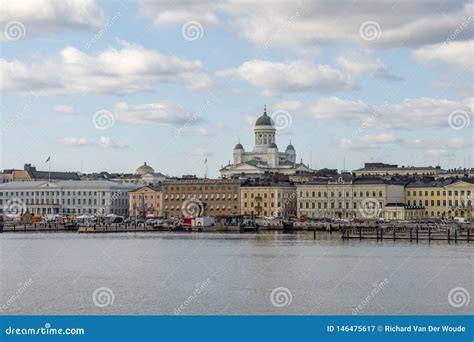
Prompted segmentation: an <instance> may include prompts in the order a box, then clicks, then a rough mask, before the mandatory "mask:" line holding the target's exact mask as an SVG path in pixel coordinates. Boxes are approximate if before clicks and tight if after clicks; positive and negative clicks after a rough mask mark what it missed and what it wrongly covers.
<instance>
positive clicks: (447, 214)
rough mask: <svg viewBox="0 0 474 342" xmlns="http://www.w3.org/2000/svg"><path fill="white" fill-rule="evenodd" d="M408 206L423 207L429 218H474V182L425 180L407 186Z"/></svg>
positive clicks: (452, 179) (469, 179)
mask: <svg viewBox="0 0 474 342" xmlns="http://www.w3.org/2000/svg"><path fill="white" fill-rule="evenodd" d="M405 191H406V203H407V205H408V206H413V205H416V206H419V207H423V208H424V211H425V216H426V217H429V218H454V217H464V218H472V217H474V212H473V203H474V197H473V194H474V180H473V179H472V178H466V179H462V180H461V179H456V178H450V179H436V180H435V179H424V180H419V181H414V182H411V183H409V184H408V185H407V186H406V190H405Z"/></svg>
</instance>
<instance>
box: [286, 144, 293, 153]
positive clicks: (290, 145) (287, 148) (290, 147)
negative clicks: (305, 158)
mask: <svg viewBox="0 0 474 342" xmlns="http://www.w3.org/2000/svg"><path fill="white" fill-rule="evenodd" d="M286 150H287V151H294V150H295V147H294V146H293V145H292V144H291V143H290V144H289V145H288V146H287V147H286Z"/></svg>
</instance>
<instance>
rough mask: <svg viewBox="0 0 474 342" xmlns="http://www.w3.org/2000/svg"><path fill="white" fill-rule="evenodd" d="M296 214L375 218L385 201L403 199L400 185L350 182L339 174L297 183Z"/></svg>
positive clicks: (402, 200)
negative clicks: (318, 180)
mask: <svg viewBox="0 0 474 342" xmlns="http://www.w3.org/2000/svg"><path fill="white" fill-rule="evenodd" d="M297 192H298V215H304V216H306V217H308V218H332V219H335V218H341V219H353V218H362V219H364V218H365V219H377V218H382V217H383V209H384V208H385V205H386V204H387V203H404V187H403V185H398V184H386V183H376V182H374V183H357V182H355V183H353V182H352V180H344V179H343V178H342V177H340V178H338V179H337V180H335V181H327V182H325V183H318V184H315V183H305V184H300V185H298V189H297Z"/></svg>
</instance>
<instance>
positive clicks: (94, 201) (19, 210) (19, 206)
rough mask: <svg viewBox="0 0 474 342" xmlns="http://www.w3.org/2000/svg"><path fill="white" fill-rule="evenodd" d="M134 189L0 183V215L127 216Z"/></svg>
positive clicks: (109, 184)
mask: <svg viewBox="0 0 474 342" xmlns="http://www.w3.org/2000/svg"><path fill="white" fill-rule="evenodd" d="M135 188H136V187H135V186H131V185H125V184H119V183H115V182H111V181H58V182H48V181H29V182H9V183H4V184H0V210H1V211H2V213H3V214H6V215H8V214H23V213H25V212H29V213H31V214H39V215H42V216H47V215H54V214H60V215H81V214H89V215H96V216H103V215H108V214H115V215H123V216H126V215H127V213H128V191H130V190H134V189H135Z"/></svg>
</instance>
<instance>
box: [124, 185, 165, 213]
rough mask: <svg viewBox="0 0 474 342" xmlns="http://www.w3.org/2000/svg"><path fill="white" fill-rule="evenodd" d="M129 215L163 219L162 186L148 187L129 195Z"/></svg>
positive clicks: (131, 192)
mask: <svg viewBox="0 0 474 342" xmlns="http://www.w3.org/2000/svg"><path fill="white" fill-rule="evenodd" d="M128 205H129V207H128V215H129V216H140V217H162V216H163V210H162V209H163V196H162V187H161V185H147V186H144V187H141V188H138V189H136V190H132V191H130V192H129V193H128Z"/></svg>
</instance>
